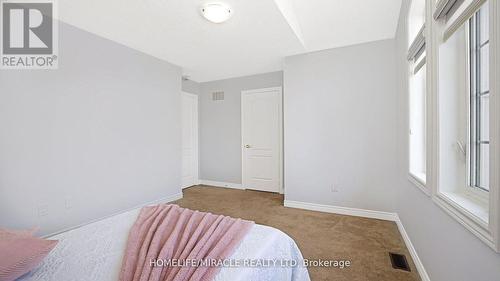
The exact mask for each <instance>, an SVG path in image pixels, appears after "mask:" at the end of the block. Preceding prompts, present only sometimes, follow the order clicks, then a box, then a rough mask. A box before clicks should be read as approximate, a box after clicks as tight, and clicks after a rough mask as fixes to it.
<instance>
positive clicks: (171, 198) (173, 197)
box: [42, 191, 183, 238]
mask: <svg viewBox="0 0 500 281" xmlns="http://www.w3.org/2000/svg"><path fill="white" fill-rule="evenodd" d="M182 197H183V194H182V191H181V192H178V193H175V194H172V195H169V196H165V197H162V198H160V199H156V200H152V201H149V202H145V203H142V204H139V205H136V206H134V207H132V208H127V209H125V210H121V211H118V212H114V213H112V214H111V215H107V216H103V217H100V218H98V219H93V220H90V221H88V222H84V223H81V224H79V225H76V226H71V227H67V228H65V229H62V230H59V231H56V232H53V233H50V234H47V235H43V236H42V238H49V237H51V236H54V235H57V234H60V233H63V232H66V231H70V230H73V229H77V228H80V227H83V226H86V225H88V224H91V223H94V222H98V221H101V220H105V219H107V218H110V217H114V216H117V215H119V214H123V213H126V212H129V211H132V210H135V209H139V208H142V207H145V206H150V205H156V204H161V203H168V202H173V201H176V200H179V199H182Z"/></svg>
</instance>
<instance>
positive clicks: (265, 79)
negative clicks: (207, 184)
mask: <svg viewBox="0 0 500 281" xmlns="http://www.w3.org/2000/svg"><path fill="white" fill-rule="evenodd" d="M199 85H200V95H199V96H200V97H199V103H200V112H199V116H200V126H199V127H200V134H199V137H200V179H203V180H211V181H219V182H228V183H236V184H239V183H241V91H243V90H250V89H259V88H268V87H277V86H281V85H283V72H281V71H280V72H271V73H265V74H258V75H252V76H245V77H238V78H232V79H226V80H218V81H212V82H204V83H200V84H199ZM215 91H224V98H225V99H224V100H223V101H213V100H212V92H215Z"/></svg>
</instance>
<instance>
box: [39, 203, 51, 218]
mask: <svg viewBox="0 0 500 281" xmlns="http://www.w3.org/2000/svg"><path fill="white" fill-rule="evenodd" d="M37 213H38V216H39V217H45V216H48V215H49V205H47V204H42V205H38V207H37Z"/></svg>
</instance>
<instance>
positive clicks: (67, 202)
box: [64, 196, 73, 210]
mask: <svg viewBox="0 0 500 281" xmlns="http://www.w3.org/2000/svg"><path fill="white" fill-rule="evenodd" d="M64 205H65V207H66V209H68V210H69V209H72V208H73V197H71V196H66V200H65V202H64Z"/></svg>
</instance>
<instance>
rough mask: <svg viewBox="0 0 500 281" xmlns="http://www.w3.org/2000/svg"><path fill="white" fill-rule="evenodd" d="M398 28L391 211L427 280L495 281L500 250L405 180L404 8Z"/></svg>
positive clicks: (499, 271) (499, 276) (499, 275)
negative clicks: (393, 208) (393, 206)
mask: <svg viewBox="0 0 500 281" xmlns="http://www.w3.org/2000/svg"><path fill="white" fill-rule="evenodd" d="M408 4H409V1H408V0H404V1H403V7H402V14H401V17H400V22H399V28H398V32H397V38H396V40H397V66H398V94H397V98H398V104H397V108H398V116H397V120H398V126H397V128H398V136H397V139H398V144H399V146H398V165H397V167H398V170H397V173H398V174H397V179H398V182H397V185H396V186H397V188H396V201H395V202H396V211H397V212H398V214H399V216H400V218H401V221H402V222H403V224H404V227H405V229H406V231H407V232H408V235H409V236H410V239H411V241H412V243H413V245H414V246H415V248H416V250H417V252H418V255H419V257H420V259H421V260H422V262H423V264H424V266H425V269H426V270H427V273H428V274H429V275H430V279H431V280H432V281H471V280H474V281H498V280H500V255H499V254H496V253H495V252H494V251H493V250H491V249H490V248H489V247H488V246H487V245H486V244H484V243H483V242H481V241H480V240H479V239H478V238H477V237H476V236H474V235H473V234H472V233H470V232H469V231H468V230H466V229H465V228H464V227H463V226H462V225H460V224H459V223H458V222H456V221H455V220H454V219H453V218H451V217H450V216H448V215H447V214H446V213H445V212H444V211H442V210H441V209H440V208H439V207H438V206H437V205H436V204H434V203H433V202H432V200H431V198H429V197H428V196H426V195H425V194H424V193H423V192H422V191H420V190H419V189H418V188H417V187H415V186H413V185H412V184H411V183H410V182H409V181H408V180H407V175H408V173H407V171H408V170H407V167H408V157H407V155H408V149H407V140H408V138H407V136H408V134H407V133H408V126H407V124H408V114H407V112H408V100H407V98H408V91H407V89H408V87H407V83H408V79H407V77H406V74H407V73H408V71H407V62H406V51H407V48H408V45H407V42H406V41H407V40H406V39H407V35H406V34H407V33H406V24H405V22H406V9H407V7H408Z"/></svg>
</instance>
